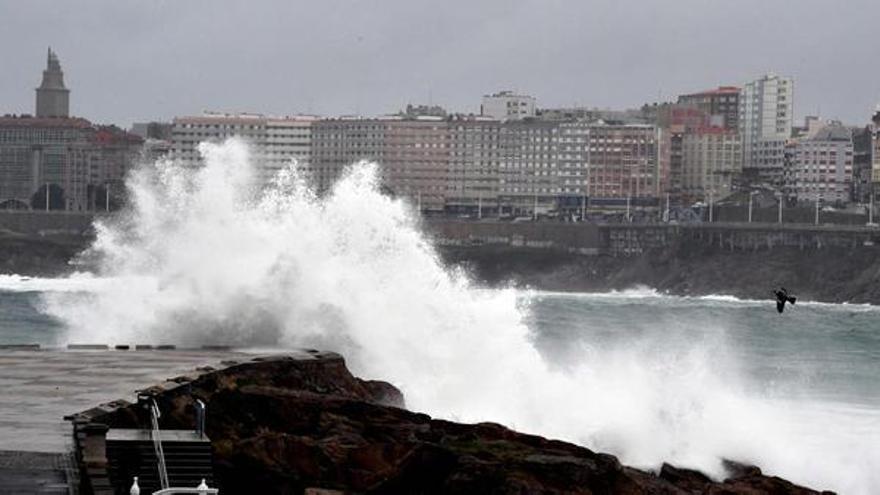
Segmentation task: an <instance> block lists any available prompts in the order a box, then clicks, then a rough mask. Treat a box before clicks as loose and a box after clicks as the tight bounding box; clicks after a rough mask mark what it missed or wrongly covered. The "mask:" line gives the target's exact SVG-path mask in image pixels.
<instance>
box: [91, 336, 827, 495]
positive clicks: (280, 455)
mask: <svg viewBox="0 0 880 495" xmlns="http://www.w3.org/2000/svg"><path fill="white" fill-rule="evenodd" d="M316 356H317V357H316V358H315V359H308V360H303V359H292V358H273V359H268V360H262V361H259V362H248V363H243V364H240V365H233V366H230V367H228V368H226V369H223V370H218V371H215V372H213V373H202V374H201V375H200V376H198V377H196V378H195V379H193V380H191V381H190V380H188V379H187V378H186V377H182V378H181V379H180V380H179V382H180V383H186V385H185V386H175V387H171V388H170V389H162V388H161V387H160V388H157V389H155V390H153V391H152V392H153V393H154V396H155V398H156V400H157V401H158V402H159V404H160V407H161V408H162V410H163V411H165V413H164V414H163V417H162V422H163V425H162V426H163V428H190V427H192V418H193V412H192V407H193V399H194V398H200V399H201V400H203V401H205V402H206V403H207V404H208V435H209V437H210V438H211V439H212V443H213V446H214V456H215V462H214V464H215V472H214V475H215V477H216V480H217V482H218V484H219V486H220V487H221V488H222V489H223V492H224V493H261V494H273V493H285V494H286V493H303V491H304V490H305V489H307V488H310V487H318V488H325V489H334V490H340V491H342V492H344V493H363V494H398V493H405V494H440V493H487V494H532V493H537V494H563V493H565V494H669V495H675V494H730V495H736V494H750V495H751V494H758V493H774V494H791V495H802V494H803V495H806V494H815V493H817V492H815V491H813V490H809V489H807V488H802V487H798V486H795V485H793V484H791V483H789V482H787V481H785V480H781V479H779V478H772V477H767V476H764V475H763V474H762V473H761V471H760V470H759V469H757V468H754V467H746V466H741V465H738V464H734V463H730V465H729V468H730V471H731V477H730V479H728V480H725V481H723V482H717V481H713V480H711V479H709V478H708V477H706V476H705V475H703V474H701V473H698V472H695V471H689V470H685V469H677V468H674V467H672V466H668V465H667V466H664V467H663V469H661V470H660V472H659V473H657V474H654V473H649V472H645V471H640V470H637V469H633V468H629V467H626V466H622V465H621V464H620V462H619V461H618V460H617V458H615V457H614V456H611V455H608V454H602V453H597V452H593V451H591V450H589V449H586V448H583V447H579V446H576V445H572V444H569V443H565V442H561V441H556V440H548V439H545V438H542V437H539V436H534V435H526V434H522V433H518V432H515V431H512V430H510V429H507V428H505V427H503V426H500V425H497V424H491V423H482V424H472V425H470V424H458V423H453V422H449V421H443V420H438V419H432V418H431V417H429V416H427V415H425V414H420V413H416V412H411V411H407V410H405V409H403V408H402V407H401V406H403V397H402V396H401V394H400V392H399V391H398V390H397V389H396V388H394V387H393V386H391V385H390V384H387V383H384V382H374V381H364V380H360V379H358V378H355V377H354V376H352V375H351V373H350V372H349V371H348V369H347V368H346V366H345V364H344V361H343V359H342V358H341V357H340V356H338V355H334V354H332V353H323V354H320V355H318V354H316ZM143 414H144V411H143V410H141V408H139V407H138V406H137V405H131V406H127V407H123V408H120V409H117V410H115V411H114V412H112V413H108V414H107V415H105V416H103V417H98V418H95V419H93V421H96V422H101V423H105V424H108V425H109V426H110V427H111V428H112V427H136V426H138V425H139V424H143V421H145V418H144V417H143Z"/></svg>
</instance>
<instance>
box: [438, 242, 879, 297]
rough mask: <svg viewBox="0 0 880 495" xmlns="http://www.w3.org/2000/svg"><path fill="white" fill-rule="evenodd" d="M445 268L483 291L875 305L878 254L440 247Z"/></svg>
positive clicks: (835, 250)
mask: <svg viewBox="0 0 880 495" xmlns="http://www.w3.org/2000/svg"><path fill="white" fill-rule="evenodd" d="M440 254H441V256H442V258H443V259H444V261H445V262H446V263H449V264H451V265H456V266H461V267H463V268H464V269H465V270H467V271H468V272H469V273H470V274H471V276H472V277H473V278H474V279H475V280H477V281H478V282H479V283H482V284H484V285H487V286H491V287H498V286H510V285H513V286H518V287H529V288H533V289H538V290H548V291H562V292H607V291H611V290H625V289H631V288H634V287H637V286H645V287H650V288H652V289H655V290H657V291H659V292H663V293H668V294H672V295H682V296H703V295H730V296H735V297H738V298H741V299H769V298H770V297H771V293H770V291H771V289H772V288H774V287H779V286H784V287H787V288H789V289H790V290H791V291H792V292H794V293H796V294H797V295H798V297H799V298H801V299H802V300H811V301H820V302H829V303H844V302H846V303H856V304H865V303H867V304H880V250H877V249H875V248H864V247H860V248H858V249H840V248H827V249H821V250H799V249H797V248H777V249H774V250H772V251H755V252H743V251H735V252H731V251H726V250H723V249H718V248H715V247H711V246H705V245H698V246H688V245H678V246H674V247H671V248H669V249H663V250H657V251H654V252H649V253H645V254H642V255H639V256H632V257H612V256H606V255H596V256H584V255H579V254H574V253H569V252H567V251H559V250H552V249H533V248H522V247H508V246H469V247H443V248H441V249H440Z"/></svg>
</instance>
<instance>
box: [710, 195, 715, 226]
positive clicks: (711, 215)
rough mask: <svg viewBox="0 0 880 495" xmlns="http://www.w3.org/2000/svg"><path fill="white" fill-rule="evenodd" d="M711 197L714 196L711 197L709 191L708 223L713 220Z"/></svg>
mask: <svg viewBox="0 0 880 495" xmlns="http://www.w3.org/2000/svg"><path fill="white" fill-rule="evenodd" d="M713 199H714V198H712V191H709V223H712V222H713V221H714V218H713V217H714V215H713V214H714V212H713V211H712V203H713V202H712V200H713Z"/></svg>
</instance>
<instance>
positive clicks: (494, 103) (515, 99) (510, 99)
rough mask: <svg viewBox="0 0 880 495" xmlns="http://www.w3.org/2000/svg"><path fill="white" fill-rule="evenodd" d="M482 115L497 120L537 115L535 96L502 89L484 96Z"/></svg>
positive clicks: (518, 118)
mask: <svg viewBox="0 0 880 495" xmlns="http://www.w3.org/2000/svg"><path fill="white" fill-rule="evenodd" d="M480 115H482V116H484V117H490V118H493V119H495V120H500V121H502V122H503V121H508V120H522V119H524V118H527V117H534V116H535V98H534V97H532V96H528V95H519V94H516V93H514V92H513V91H500V92H498V93H494V94H491V95H484V96H483V104H482V105H481V106H480Z"/></svg>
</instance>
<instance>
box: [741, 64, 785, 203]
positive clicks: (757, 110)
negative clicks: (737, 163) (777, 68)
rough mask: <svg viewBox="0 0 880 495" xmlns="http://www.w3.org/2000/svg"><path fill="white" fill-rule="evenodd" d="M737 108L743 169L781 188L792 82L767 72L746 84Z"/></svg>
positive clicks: (754, 178) (758, 178)
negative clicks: (738, 109)
mask: <svg viewBox="0 0 880 495" xmlns="http://www.w3.org/2000/svg"><path fill="white" fill-rule="evenodd" d="M739 108H740V111H739V129H740V134H741V135H742V143H743V169H744V170H743V172H744V173H745V174H747V175H748V176H750V178H752V179H753V180H757V181H758V182H762V183H766V184H768V185H770V186H773V187H777V188H779V187H781V186H782V178H783V173H782V172H783V165H784V161H785V158H784V155H785V143H786V141H787V140H788V139H790V138H791V127H792V116H793V115H792V114H793V109H794V81H793V80H792V78H790V77H780V76H777V75H774V74H768V75H766V76H764V77H762V78H760V79H758V80H755V81H752V82H749V83H746V85H745V86H744V87H743V90H742V94H741V95H740V100H739Z"/></svg>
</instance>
